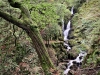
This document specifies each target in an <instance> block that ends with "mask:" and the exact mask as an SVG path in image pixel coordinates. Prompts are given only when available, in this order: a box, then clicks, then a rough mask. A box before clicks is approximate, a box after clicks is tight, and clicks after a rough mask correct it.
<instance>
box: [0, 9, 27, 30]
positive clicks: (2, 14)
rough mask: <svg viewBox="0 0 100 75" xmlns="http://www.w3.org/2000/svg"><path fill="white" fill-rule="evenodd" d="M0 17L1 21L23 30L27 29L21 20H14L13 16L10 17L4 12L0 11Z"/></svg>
mask: <svg viewBox="0 0 100 75" xmlns="http://www.w3.org/2000/svg"><path fill="white" fill-rule="evenodd" d="M0 17H2V18H3V19H5V20H7V21H9V22H11V23H13V24H14V25H16V26H18V27H20V28H22V29H23V30H26V29H27V26H26V25H25V23H23V22H22V21H21V20H19V19H17V18H14V17H13V16H11V15H9V14H7V13H5V12H2V11H1V10H0Z"/></svg>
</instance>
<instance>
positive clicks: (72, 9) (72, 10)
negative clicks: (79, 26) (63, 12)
mask: <svg viewBox="0 0 100 75" xmlns="http://www.w3.org/2000/svg"><path fill="white" fill-rule="evenodd" d="M71 14H72V15H73V14H74V6H73V7H72V8H71Z"/></svg>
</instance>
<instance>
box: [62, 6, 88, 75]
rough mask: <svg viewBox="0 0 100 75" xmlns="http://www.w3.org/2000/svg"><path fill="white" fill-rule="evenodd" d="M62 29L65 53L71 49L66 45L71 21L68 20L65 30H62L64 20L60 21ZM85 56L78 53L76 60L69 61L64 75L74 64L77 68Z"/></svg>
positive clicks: (65, 74)
mask: <svg viewBox="0 0 100 75" xmlns="http://www.w3.org/2000/svg"><path fill="white" fill-rule="evenodd" d="M73 9H74V6H73V7H72V8H71V14H72V15H73V14H74V12H73ZM62 23H63V24H62V26H63V27H62V28H63V34H64V46H66V47H67V51H69V50H70V49H71V47H70V46H69V44H68V40H69V39H68V35H69V31H70V29H71V21H70V20H69V21H68V23H67V26H66V29H65V30H64V20H62ZM86 55H87V53H86V52H85V51H80V53H79V55H78V56H77V57H76V59H74V60H70V61H69V63H68V64H67V65H68V67H67V69H66V70H65V71H64V75H67V74H68V72H69V71H70V70H71V67H72V66H73V65H74V64H75V63H76V64H77V66H78V67H80V65H81V63H82V61H83V60H84V57H85V56H86ZM74 62H75V63H74Z"/></svg>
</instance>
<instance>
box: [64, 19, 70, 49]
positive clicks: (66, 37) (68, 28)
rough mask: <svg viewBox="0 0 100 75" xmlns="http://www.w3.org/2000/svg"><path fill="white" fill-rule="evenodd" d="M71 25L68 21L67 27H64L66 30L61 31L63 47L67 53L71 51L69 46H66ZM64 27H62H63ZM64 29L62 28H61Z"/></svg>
mask: <svg viewBox="0 0 100 75" xmlns="http://www.w3.org/2000/svg"><path fill="white" fill-rule="evenodd" d="M70 25H71V22H70V20H69V22H68V24H67V26H66V29H65V30H64V31H63V34H64V41H65V42H64V45H65V46H66V47H67V51H69V50H70V49H71V47H70V46H69V44H68V35H69V31H70V29H71V28H70V27H71V26H70ZM63 27H64V26H63ZM63 29H64V28H63Z"/></svg>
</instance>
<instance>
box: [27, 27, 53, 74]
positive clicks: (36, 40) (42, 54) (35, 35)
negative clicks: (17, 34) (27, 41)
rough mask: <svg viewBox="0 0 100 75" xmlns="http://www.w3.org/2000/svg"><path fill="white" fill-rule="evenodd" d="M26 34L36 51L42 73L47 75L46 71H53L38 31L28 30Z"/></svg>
mask: <svg viewBox="0 0 100 75" xmlns="http://www.w3.org/2000/svg"><path fill="white" fill-rule="evenodd" d="M26 32H27V34H28V35H29V37H30V38H31V39H32V43H33V46H34V48H35V49H36V52H37V54H38V57H39V60H40V62H41V66H42V68H43V69H44V72H45V73H46V75H48V71H49V70H50V69H51V68H52V69H54V66H53V64H52V62H51V60H50V58H49V55H48V52H47V50H46V47H45V45H44V44H43V40H42V37H41V35H40V33H39V31H38V29H35V31H33V30H31V29H28V31H26Z"/></svg>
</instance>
